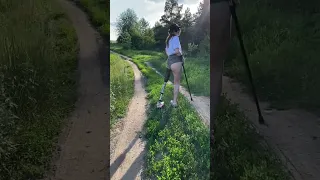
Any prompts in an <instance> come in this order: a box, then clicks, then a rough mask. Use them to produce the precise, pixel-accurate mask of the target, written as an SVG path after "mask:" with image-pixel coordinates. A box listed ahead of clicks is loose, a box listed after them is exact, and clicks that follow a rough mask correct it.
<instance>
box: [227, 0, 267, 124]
mask: <svg viewBox="0 0 320 180" xmlns="http://www.w3.org/2000/svg"><path fill="white" fill-rule="evenodd" d="M230 12H231V15H232V17H233V19H234V22H235V25H236V30H237V34H238V38H239V42H240V48H241V51H242V54H243V57H244V61H245V64H246V68H247V72H248V75H249V80H250V83H251V88H252V93H253V96H254V100H255V103H256V106H257V111H258V113H259V123H260V124H265V121H264V118H263V116H262V113H261V109H260V105H259V101H258V96H257V93H256V89H255V86H254V84H253V79H252V73H251V69H250V66H249V61H248V57H247V53H246V50H245V48H244V44H243V39H242V34H241V31H240V25H239V21H238V17H237V14H236V10H235V4H234V2H232V5H230Z"/></svg>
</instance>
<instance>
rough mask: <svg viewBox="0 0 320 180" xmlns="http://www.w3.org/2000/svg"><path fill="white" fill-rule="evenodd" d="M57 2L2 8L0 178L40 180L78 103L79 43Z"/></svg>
mask: <svg viewBox="0 0 320 180" xmlns="http://www.w3.org/2000/svg"><path fill="white" fill-rule="evenodd" d="M61 9H62V8H61V7H60V6H59V5H58V4H57V2H56V1H53V0H48V1H41V0H17V1H1V3H0V11H1V13H0V22H1V25H0V32H1V33H0V52H1V53H0V64H1V65H0V179H15V180H25V179H39V178H42V176H43V173H44V172H45V170H46V169H47V168H48V167H49V162H50V161H51V156H52V153H53V151H54V150H55V146H54V143H55V142H56V141H57V137H58V134H59V132H60V130H61V126H62V125H63V124H64V120H65V118H66V115H68V113H69V112H70V111H71V110H72V108H73V105H74V102H75V100H76V81H75V79H76V76H75V69H76V65H77V61H76V57H77V45H76V43H77V39H76V33H75V31H74V29H73V27H72V26H71V23H70V22H69V20H68V19H67V18H66V16H65V14H64V13H63V11H62V10H61Z"/></svg>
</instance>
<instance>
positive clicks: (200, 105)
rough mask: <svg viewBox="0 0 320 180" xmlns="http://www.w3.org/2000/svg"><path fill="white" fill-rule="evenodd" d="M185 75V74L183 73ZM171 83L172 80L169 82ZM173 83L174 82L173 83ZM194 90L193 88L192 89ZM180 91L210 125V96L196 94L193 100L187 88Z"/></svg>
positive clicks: (149, 64)
mask: <svg viewBox="0 0 320 180" xmlns="http://www.w3.org/2000/svg"><path fill="white" fill-rule="evenodd" d="M111 52H112V53H115V54H118V53H116V52H113V51H111ZM118 55H119V56H121V57H122V58H123V59H128V60H130V59H131V58H129V57H127V56H124V55H122V54H118ZM146 64H147V65H148V66H149V67H151V68H152V69H153V70H154V71H155V72H156V73H157V74H159V75H160V76H163V75H162V74H161V73H160V72H159V71H157V70H156V69H155V68H154V67H152V64H151V63H148V62H147V63H146ZM182 76H183V77H184V75H182ZM168 83H171V82H168ZM171 84H172V83H171ZM190 88H191V87H190ZM191 92H192V89H191ZM180 93H181V94H183V95H184V96H185V97H186V98H187V100H188V101H189V103H190V104H191V105H192V106H193V107H194V108H195V110H196V111H197V112H198V115H199V116H200V117H201V119H202V121H203V123H204V124H205V125H207V126H208V127H210V97H205V96H194V95H192V94H191V95H192V99H193V101H191V99H190V95H189V92H188V90H187V89H186V88H184V87H182V86H180Z"/></svg>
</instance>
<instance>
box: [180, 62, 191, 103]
mask: <svg viewBox="0 0 320 180" xmlns="http://www.w3.org/2000/svg"><path fill="white" fill-rule="evenodd" d="M182 68H183V72H184V76H185V78H186V81H187V86H188V90H189V94H190V99H191V101H193V99H192V96H191V91H190V87H189V83H188V78H187V74H186V70H185V68H184V63H182Z"/></svg>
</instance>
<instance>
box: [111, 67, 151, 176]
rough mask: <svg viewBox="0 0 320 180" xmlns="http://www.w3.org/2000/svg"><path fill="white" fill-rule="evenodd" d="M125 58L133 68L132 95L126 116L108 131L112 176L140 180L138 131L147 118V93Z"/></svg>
mask: <svg viewBox="0 0 320 180" xmlns="http://www.w3.org/2000/svg"><path fill="white" fill-rule="evenodd" d="M128 62H129V63H130V64H131V67H132V68H133V71H134V95H133V98H132V99H131V101H130V103H129V106H128V112H127V116H126V117H125V118H123V119H122V120H121V121H120V123H121V124H120V125H118V126H116V128H113V130H112V131H113V132H112V133H111V134H112V135H111V138H112V141H113V142H112V143H111V156H110V159H111V166H110V176H111V179H112V180H134V179H136V180H138V179H139V180H140V179H141V177H142V171H143V166H144V161H145V159H144V157H145V145H146V142H145V140H144V139H142V138H141V133H142V131H143V126H144V123H145V121H146V119H147V115H146V109H147V107H146V106H147V99H146V98H147V93H146V91H145V89H144V87H143V85H144V81H143V77H142V75H141V73H140V71H139V69H138V67H137V66H136V65H135V64H134V63H132V62H131V61H128Z"/></svg>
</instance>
